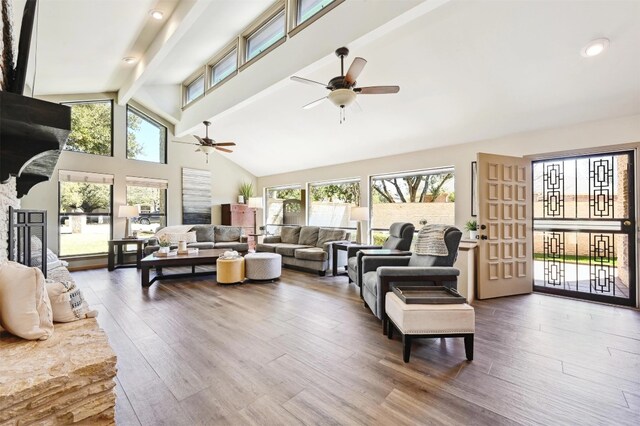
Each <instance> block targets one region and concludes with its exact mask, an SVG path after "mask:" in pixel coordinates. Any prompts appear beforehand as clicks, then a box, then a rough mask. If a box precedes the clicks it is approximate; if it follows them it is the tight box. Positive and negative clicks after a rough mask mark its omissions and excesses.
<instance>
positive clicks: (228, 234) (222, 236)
mask: <svg viewBox="0 0 640 426" xmlns="http://www.w3.org/2000/svg"><path fill="white" fill-rule="evenodd" d="M241 235H242V228H240V227H237V226H216V227H215V237H214V241H215V242H229V241H240V236H241Z"/></svg>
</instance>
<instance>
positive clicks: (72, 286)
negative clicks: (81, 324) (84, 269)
mask: <svg viewBox="0 0 640 426" xmlns="http://www.w3.org/2000/svg"><path fill="white" fill-rule="evenodd" d="M46 286H47V293H48V294H49V300H50V301H51V308H52V309H53V320H54V321H55V322H71V321H77V320H79V319H84V318H94V317H97V316H98V312H97V311H93V310H91V309H89V304H88V303H87V301H86V300H84V297H83V296H82V292H81V291H80V289H79V288H78V287H77V286H76V283H74V282H73V281H53V280H47V283H46Z"/></svg>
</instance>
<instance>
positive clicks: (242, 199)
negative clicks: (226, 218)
mask: <svg viewBox="0 0 640 426" xmlns="http://www.w3.org/2000/svg"><path fill="white" fill-rule="evenodd" d="M238 204H244V197H243V196H242V195H238Z"/></svg>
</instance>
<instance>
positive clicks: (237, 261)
mask: <svg viewBox="0 0 640 426" xmlns="http://www.w3.org/2000/svg"><path fill="white" fill-rule="evenodd" d="M243 280H244V259H243V258H242V257H237V258H233V259H218V260H216V281H218V284H235V283H239V282H242V281H243Z"/></svg>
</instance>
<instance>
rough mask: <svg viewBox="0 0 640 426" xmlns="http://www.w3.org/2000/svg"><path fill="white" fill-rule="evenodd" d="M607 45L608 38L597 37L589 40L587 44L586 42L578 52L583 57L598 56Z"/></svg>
mask: <svg viewBox="0 0 640 426" xmlns="http://www.w3.org/2000/svg"><path fill="white" fill-rule="evenodd" d="M607 47H609V39H608V38H599V39H596V40H592V41H590V42H589V44H587V45H586V46H585V47H584V48H583V49H582V52H580V53H581V54H582V56H584V57H585V58H591V57H593V56H598V55H599V54H601V53H602V52H604V51H605V50H606V48H607Z"/></svg>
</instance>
